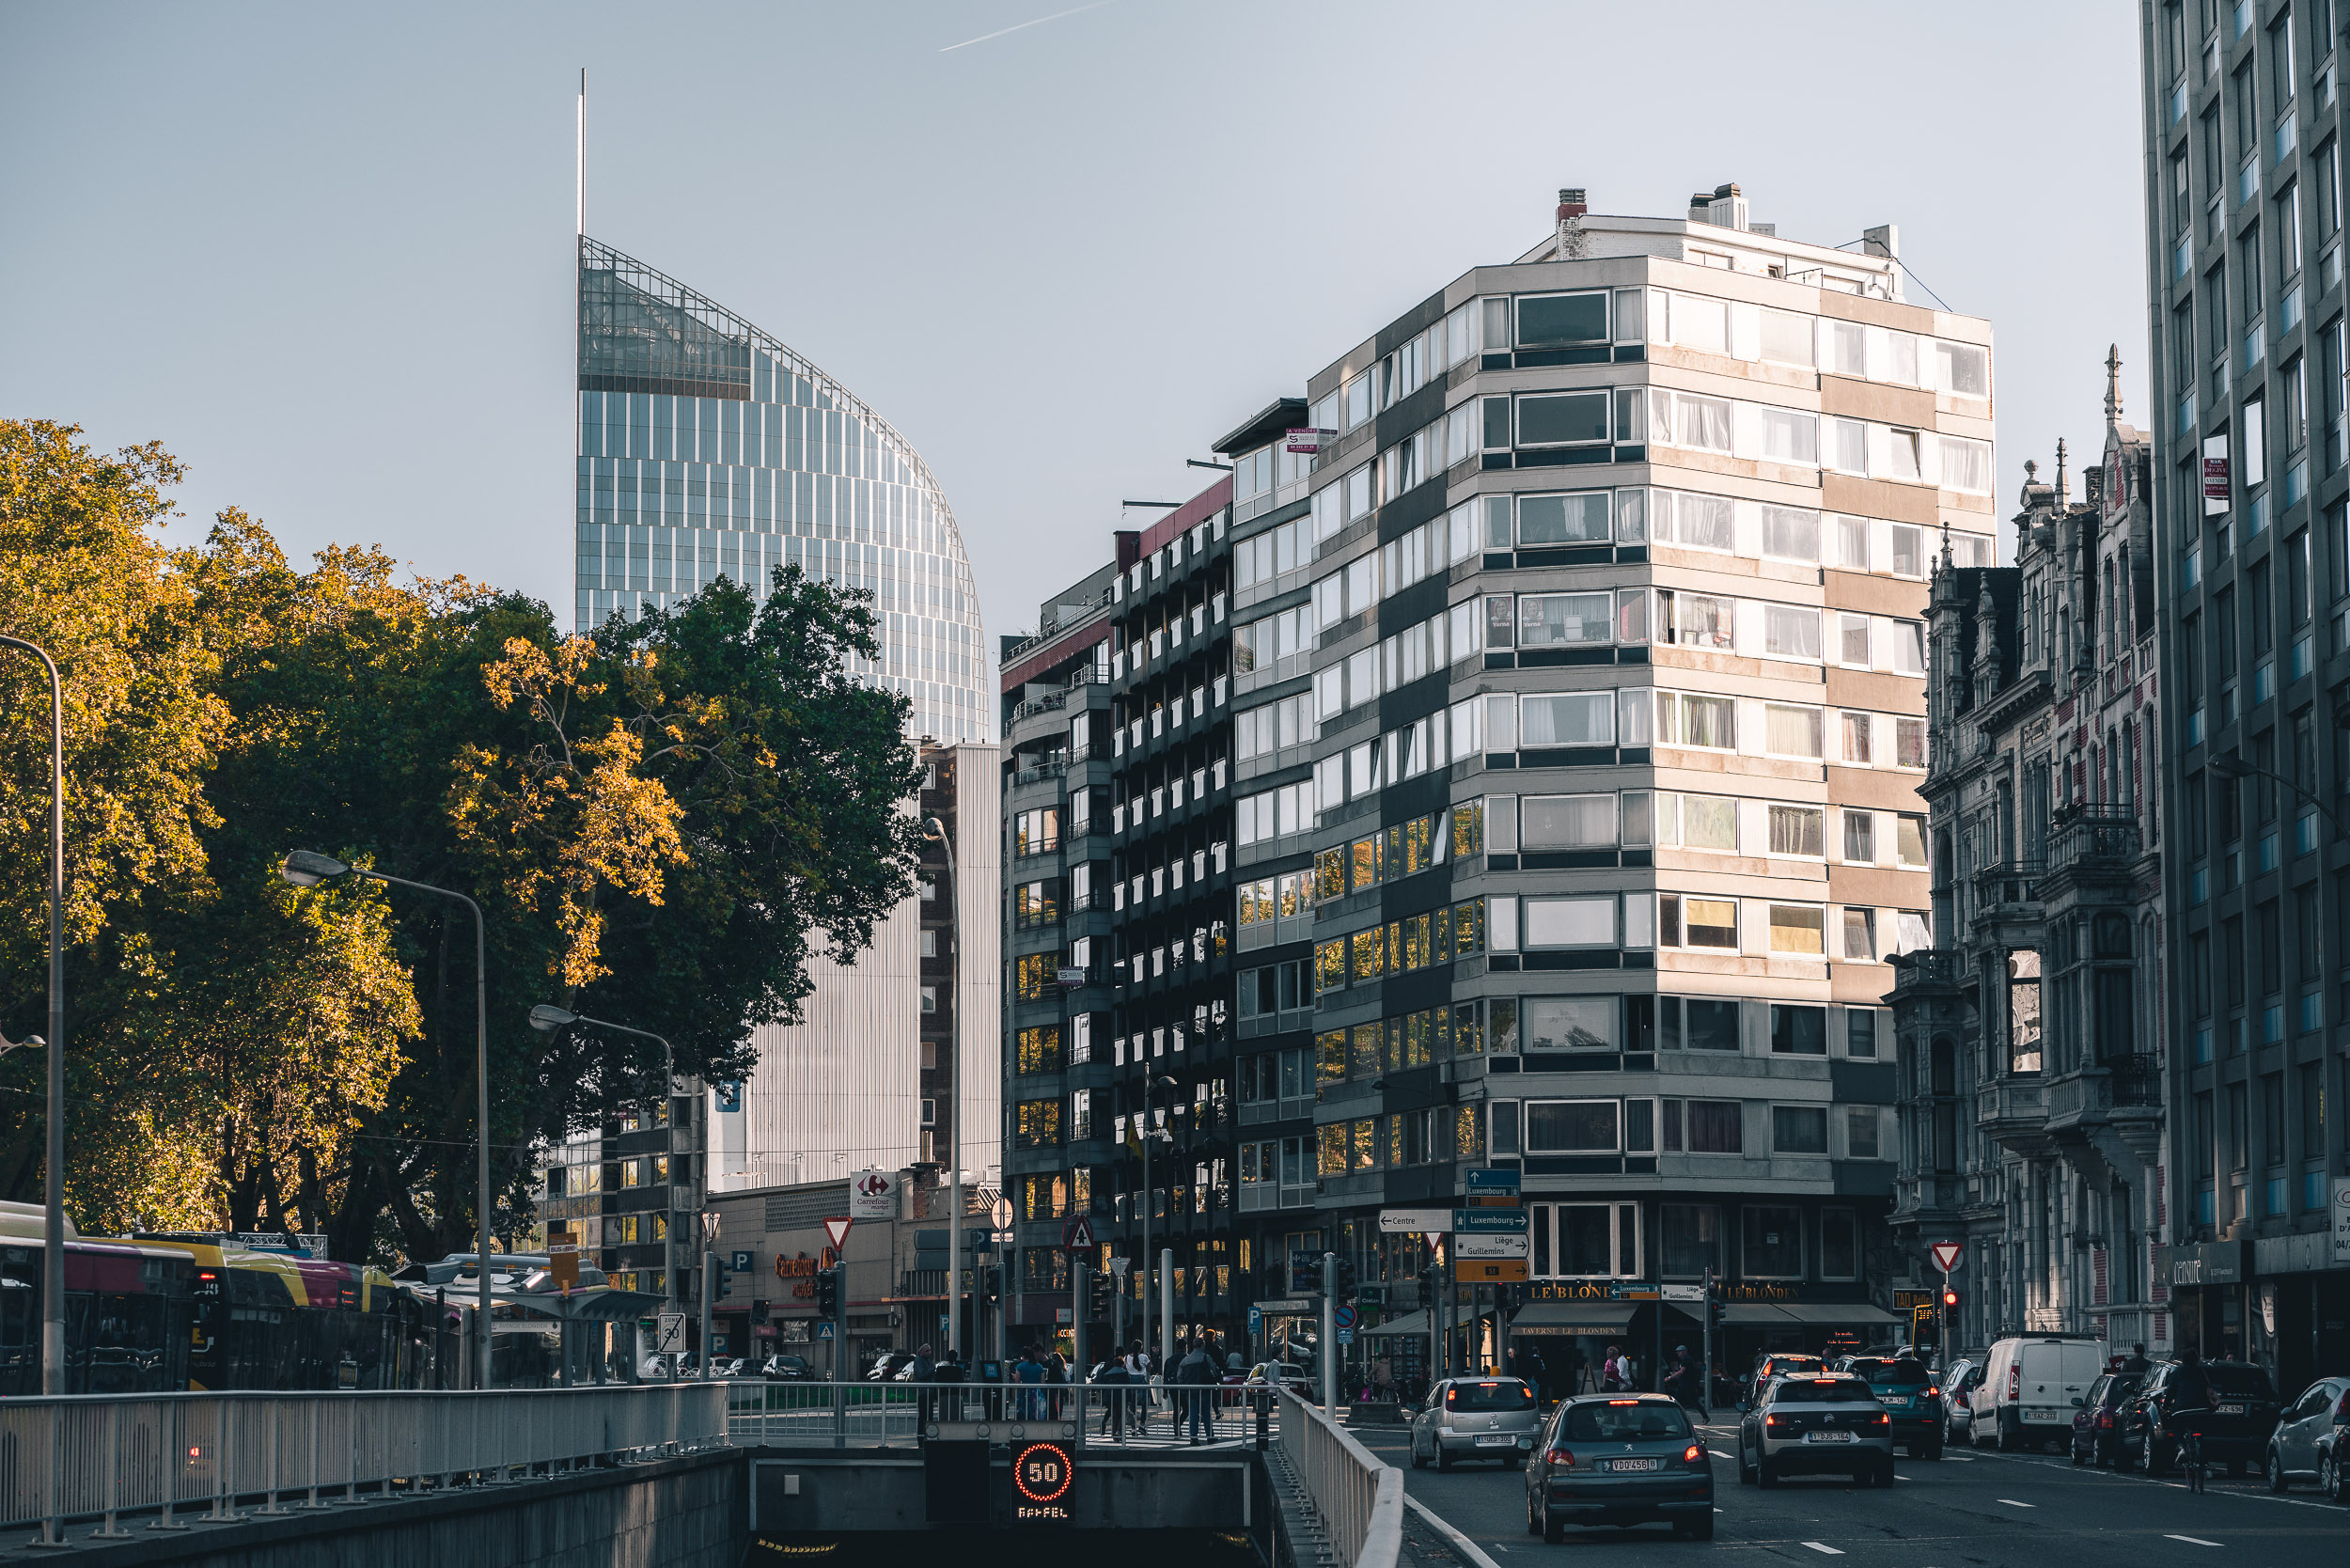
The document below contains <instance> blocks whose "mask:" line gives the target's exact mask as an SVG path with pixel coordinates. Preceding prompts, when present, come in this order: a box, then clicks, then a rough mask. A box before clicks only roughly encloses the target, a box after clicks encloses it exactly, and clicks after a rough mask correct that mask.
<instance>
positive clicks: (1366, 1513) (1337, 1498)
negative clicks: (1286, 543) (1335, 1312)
mask: <svg viewBox="0 0 2350 1568" xmlns="http://www.w3.org/2000/svg"><path fill="white" fill-rule="evenodd" d="M1280 1443H1281V1452H1282V1455H1283V1457H1285V1458H1286V1459H1287V1460H1288V1461H1289V1464H1290V1468H1291V1469H1292V1470H1293V1471H1294V1472H1295V1473H1296V1475H1297V1478H1298V1479H1299V1480H1300V1481H1302V1482H1304V1483H1305V1486H1306V1493H1307V1496H1308V1497H1311V1498H1312V1499H1313V1505H1314V1511H1315V1512H1316V1513H1319V1514H1321V1515H1322V1525H1323V1529H1324V1530H1325V1531H1326V1532H1328V1535H1329V1538H1330V1545H1331V1548H1332V1550H1333V1551H1334V1552H1335V1553H1336V1554H1337V1558H1338V1568H1395V1561H1396V1556H1397V1554H1398V1553H1400V1552H1401V1551H1402V1549H1403V1472H1402V1471H1401V1470H1399V1469H1397V1468H1396V1467H1395V1466H1392V1465H1388V1464H1384V1463H1382V1462H1381V1461H1380V1460H1379V1459H1378V1457H1377V1456H1375V1455H1374V1454H1372V1453H1371V1450H1369V1449H1367V1448H1365V1447H1363V1445H1362V1444H1360V1443H1358V1442H1356V1441H1355V1439H1354V1438H1353V1437H1351V1436H1349V1435H1347V1433H1346V1431H1345V1429H1344V1428H1342V1427H1340V1425H1339V1424H1338V1423H1337V1422H1336V1421H1333V1420H1331V1419H1329V1418H1328V1417H1327V1416H1324V1414H1323V1413H1322V1411H1321V1410H1320V1409H1319V1408H1318V1407H1316V1406H1314V1405H1311V1404H1308V1403H1306V1402H1305V1401H1304V1400H1301V1399H1299V1398H1298V1397H1297V1396H1296V1395H1295V1394H1293V1393H1288V1392H1284V1393H1283V1394H1282V1395H1281V1417H1280Z"/></svg>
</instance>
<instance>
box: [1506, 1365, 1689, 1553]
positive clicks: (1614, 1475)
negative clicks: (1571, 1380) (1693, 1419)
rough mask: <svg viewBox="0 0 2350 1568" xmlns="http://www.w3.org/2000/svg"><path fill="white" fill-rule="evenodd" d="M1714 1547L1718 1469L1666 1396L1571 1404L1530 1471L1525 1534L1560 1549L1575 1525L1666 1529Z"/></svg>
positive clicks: (1597, 1398) (1555, 1419) (1531, 1460)
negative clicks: (1557, 1544)
mask: <svg viewBox="0 0 2350 1568" xmlns="http://www.w3.org/2000/svg"><path fill="white" fill-rule="evenodd" d="M1659 1521H1661V1522H1662V1523H1665V1524H1669V1525H1670V1526H1672V1528H1673V1530H1674V1533H1676V1534H1680V1535H1686V1536H1692V1537H1695V1538H1696V1539H1697V1540H1700V1541H1711V1540H1712V1539H1713V1538H1714V1463H1713V1461H1712V1460H1711V1459H1710V1458H1708V1457H1707V1455H1706V1451H1705V1441H1704V1439H1703V1438H1701V1437H1700V1436H1699V1435H1697V1432H1696V1430H1695V1429H1694V1428H1693V1427H1691V1426H1690V1425H1689V1418H1688V1416H1687V1414H1686V1413H1685V1412H1684V1411H1683V1410H1682V1408H1681V1406H1680V1404H1679V1403H1676V1402H1675V1401H1674V1400H1673V1399H1672V1397H1671V1396H1670V1395H1667V1394H1638V1395H1632V1396H1624V1395H1607V1394H1585V1395H1582V1396H1580V1397H1577V1398H1574V1399H1568V1400H1562V1401H1560V1402H1559V1407H1558V1408H1557V1409H1556V1410H1554V1411H1552V1412H1551V1415H1550V1419H1549V1420H1548V1421H1547V1422H1546V1423H1544V1426H1543V1433H1542V1436H1541V1440H1540V1441H1538V1442H1537V1443H1536V1444H1535V1445H1534V1450H1533V1453H1532V1454H1531V1456H1530V1457H1528V1460H1527V1462H1526V1533H1527V1534H1528V1535H1539V1536H1541V1537H1542V1538H1543V1540H1544V1541H1549V1542H1557V1541H1559V1540H1562V1539H1563V1538H1564V1537H1565V1535H1566V1527H1567V1526H1569V1525H1639V1524H1649V1523H1653V1522H1659Z"/></svg>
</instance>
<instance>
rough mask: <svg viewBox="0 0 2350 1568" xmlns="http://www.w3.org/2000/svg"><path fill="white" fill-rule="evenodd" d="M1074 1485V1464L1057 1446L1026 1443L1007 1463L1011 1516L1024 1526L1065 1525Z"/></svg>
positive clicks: (1075, 1471)
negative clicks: (1008, 1466)
mask: <svg viewBox="0 0 2350 1568" xmlns="http://www.w3.org/2000/svg"><path fill="white" fill-rule="evenodd" d="M1076 1483H1077V1462H1076V1461H1075V1460H1074V1459H1073V1458H1071V1457H1070V1453H1069V1450H1067V1449H1065V1448H1063V1447H1061V1445H1060V1444H1058V1443H1030V1444H1029V1445H1028V1446H1027V1447H1026V1448H1024V1449H1022V1450H1020V1451H1019V1453H1018V1454H1017V1455H1015V1456H1014V1457H1013V1459H1012V1462H1011V1486H1012V1491H1013V1492H1014V1493H1015V1494H1017V1495H1016V1496H1015V1497H1013V1499H1012V1506H1011V1514H1012V1517H1013V1518H1014V1519H1015V1520H1018V1521H1020V1522H1023V1523H1026V1524H1067V1523H1068V1522H1069V1520H1070V1510H1069V1493H1070V1489H1071V1488H1072V1487H1073V1486H1074V1485H1075V1484H1076Z"/></svg>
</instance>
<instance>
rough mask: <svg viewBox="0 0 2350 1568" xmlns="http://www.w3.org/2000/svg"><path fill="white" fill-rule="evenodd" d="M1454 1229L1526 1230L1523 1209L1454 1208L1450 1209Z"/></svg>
mask: <svg viewBox="0 0 2350 1568" xmlns="http://www.w3.org/2000/svg"><path fill="white" fill-rule="evenodd" d="M1452 1229H1453V1230H1455V1231H1503V1232H1509V1231H1515V1232H1517V1233H1519V1234H1523V1233H1524V1232H1525V1231H1526V1211H1525V1210H1524V1209H1455V1210H1453V1211H1452Z"/></svg>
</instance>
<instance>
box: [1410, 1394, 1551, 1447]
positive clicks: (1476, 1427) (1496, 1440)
mask: <svg viewBox="0 0 2350 1568" xmlns="http://www.w3.org/2000/svg"><path fill="white" fill-rule="evenodd" d="M1542 1430H1543V1418H1542V1412H1541V1411H1539V1410H1537V1409H1536V1408H1535V1406H1534V1390H1533V1389H1532V1388H1528V1387H1527V1385H1526V1384H1525V1382H1524V1381H1522V1380H1521V1379H1518V1378H1514V1377H1448V1378H1446V1379H1444V1380H1443V1381H1442V1382H1440V1383H1438V1384H1437V1385H1436V1386H1435V1387H1434V1388H1431V1389H1429V1390H1428V1408H1427V1409H1425V1410H1422V1411H1421V1412H1420V1413H1419V1414H1418V1416H1417V1417H1415V1418H1413V1420H1412V1467H1413V1468H1414V1469H1419V1468H1421V1467H1422V1466H1426V1465H1428V1464H1429V1463H1431V1462H1432V1461H1433V1462H1434V1465H1435V1466H1436V1468H1438V1469H1440V1470H1449V1469H1450V1468H1452V1466H1453V1463H1454V1461H1456V1460H1462V1459H1491V1460H1496V1461H1497V1462H1499V1463H1500V1464H1501V1465H1502V1466H1505V1467H1507V1468H1515V1467H1516V1466H1521V1465H1524V1464H1525V1463H1526V1456H1527V1455H1528V1454H1529V1453H1531V1452H1533V1451H1534V1443H1535V1439H1536V1438H1538V1437H1539V1436H1540V1435H1542Z"/></svg>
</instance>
